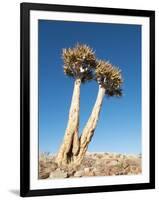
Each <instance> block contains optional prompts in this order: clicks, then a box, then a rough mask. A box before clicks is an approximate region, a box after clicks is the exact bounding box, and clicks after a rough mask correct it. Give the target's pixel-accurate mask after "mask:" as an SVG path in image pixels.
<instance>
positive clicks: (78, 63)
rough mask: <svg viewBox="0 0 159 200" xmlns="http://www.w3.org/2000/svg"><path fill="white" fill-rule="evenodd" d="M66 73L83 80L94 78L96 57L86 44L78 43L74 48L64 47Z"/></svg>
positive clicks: (63, 55) (63, 56)
mask: <svg viewBox="0 0 159 200" xmlns="http://www.w3.org/2000/svg"><path fill="white" fill-rule="evenodd" d="M62 58H63V61H64V73H65V74H66V75H68V76H70V77H74V78H80V79H81V81H82V82H85V81H87V80H91V79H93V71H92V69H94V68H95V67H96V57H95V54H94V52H93V49H91V48H90V47H89V46H88V45H86V44H77V45H76V46H75V47H73V48H67V49H63V52H62Z"/></svg>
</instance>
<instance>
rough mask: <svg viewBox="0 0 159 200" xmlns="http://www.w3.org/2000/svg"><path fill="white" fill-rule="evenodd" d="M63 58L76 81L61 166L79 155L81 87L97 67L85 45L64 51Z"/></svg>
mask: <svg viewBox="0 0 159 200" xmlns="http://www.w3.org/2000/svg"><path fill="white" fill-rule="evenodd" d="M62 58H63V62H64V68H63V69H64V73H65V75H67V76H69V77H72V78H73V79H74V89H73V95H72V101H71V106H70V110H69V118H68V123H67V127H66V131H65V135H64V139H63V142H62V145H61V147H60V149H59V152H58V154H57V157H56V162H57V164H58V165H59V166H63V165H68V164H69V163H71V162H73V161H74V160H75V157H76V156H77V155H78V153H79V148H80V141H79V136H78V127H79V107H80V85H81V83H85V82H87V81H89V80H91V79H92V78H93V71H92V69H94V68H95V66H96V58H95V54H94V52H93V50H92V49H91V48H90V47H89V46H87V45H85V44H77V45H76V46H75V47H73V48H68V49H63V53H62Z"/></svg>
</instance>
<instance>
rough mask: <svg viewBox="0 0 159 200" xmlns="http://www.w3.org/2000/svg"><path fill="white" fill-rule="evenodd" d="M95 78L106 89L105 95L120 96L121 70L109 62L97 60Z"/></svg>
mask: <svg viewBox="0 0 159 200" xmlns="http://www.w3.org/2000/svg"><path fill="white" fill-rule="evenodd" d="M95 76H96V80H97V82H98V83H99V85H101V86H102V87H104V88H105V89H106V92H105V94H106V95H107V96H121V95H122V89H121V84H122V82H123V80H122V76H121V70H120V69H119V68H117V67H115V66H113V65H112V64H111V63H109V62H107V61H103V60H98V61H97V66H96V69H95Z"/></svg>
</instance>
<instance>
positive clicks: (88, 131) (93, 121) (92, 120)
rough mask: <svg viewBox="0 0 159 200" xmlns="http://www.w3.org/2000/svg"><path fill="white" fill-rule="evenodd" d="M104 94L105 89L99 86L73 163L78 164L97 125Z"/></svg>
mask: <svg viewBox="0 0 159 200" xmlns="http://www.w3.org/2000/svg"><path fill="white" fill-rule="evenodd" d="M104 96H105V89H104V88H103V87H101V86H99V91H98V96H97V99H96V102H95V105H94V107H93V110H92V113H91V115H90V117H89V119H88V121H87V124H86V126H85V127H84V129H83V132H82V135H81V138H80V149H79V153H78V156H77V157H76V160H75V164H76V165H80V164H81V162H82V160H83V157H84V155H85V153H86V151H87V149H88V144H89V143H90V141H91V138H92V136H93V134H94V131H95V128H96V126H97V122H98V118H99V114H100V110H101V107H102V102H103V98H104Z"/></svg>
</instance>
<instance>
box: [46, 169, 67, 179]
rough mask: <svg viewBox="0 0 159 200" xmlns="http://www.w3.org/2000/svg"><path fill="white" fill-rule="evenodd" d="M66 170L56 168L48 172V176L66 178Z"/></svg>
mask: <svg viewBox="0 0 159 200" xmlns="http://www.w3.org/2000/svg"><path fill="white" fill-rule="evenodd" d="M67 177H68V174H67V172H64V171H62V170H61V169H59V168H58V169H56V170H55V171H53V172H51V173H50V176H49V178H67Z"/></svg>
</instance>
